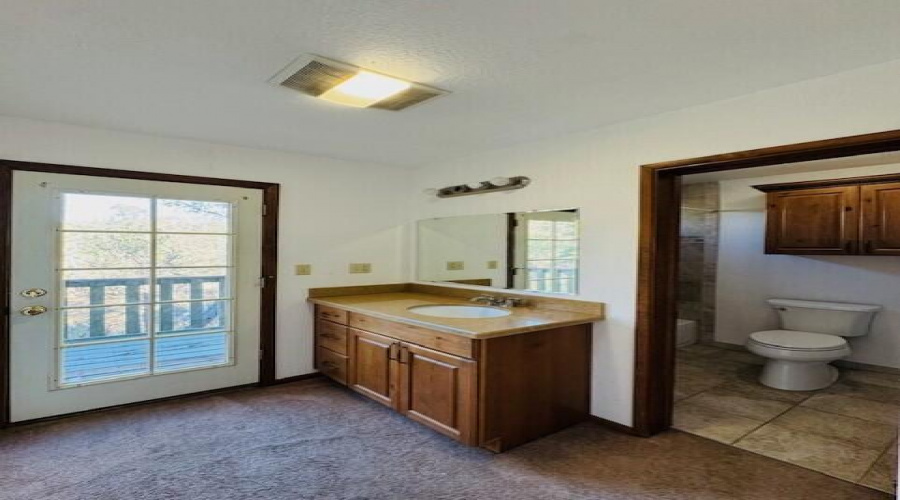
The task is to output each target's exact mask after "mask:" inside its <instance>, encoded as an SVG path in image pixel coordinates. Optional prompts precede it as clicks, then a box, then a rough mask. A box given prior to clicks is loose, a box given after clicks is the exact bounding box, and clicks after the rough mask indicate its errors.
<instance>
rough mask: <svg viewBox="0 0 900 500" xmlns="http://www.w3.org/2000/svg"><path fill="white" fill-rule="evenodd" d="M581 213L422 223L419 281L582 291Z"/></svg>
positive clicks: (547, 212)
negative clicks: (579, 276) (580, 262)
mask: <svg viewBox="0 0 900 500" xmlns="http://www.w3.org/2000/svg"><path fill="white" fill-rule="evenodd" d="M579 236H580V228H579V218H578V210H577V209H566V210H544V211H534V212H514V213H505V214H486V215H469V216H460V217H446V218H440V219H428V220H422V221H419V223H418V279H419V280H422V281H442V282H450V283H460V284H466V285H480V286H489V287H494V288H503V289H514V290H528V291H534V292H543V293H559V294H575V293H578V262H579Z"/></svg>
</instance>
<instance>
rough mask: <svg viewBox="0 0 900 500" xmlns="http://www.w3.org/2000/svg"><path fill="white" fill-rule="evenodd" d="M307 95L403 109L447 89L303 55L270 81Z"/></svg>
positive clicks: (359, 104) (358, 105)
mask: <svg viewBox="0 0 900 500" xmlns="http://www.w3.org/2000/svg"><path fill="white" fill-rule="evenodd" d="M269 81H270V82H271V83H274V84H276V85H280V86H282V87H287V88H290V89H293V90H296V91H298V92H302V93H304V94H306V95H310V96H313V97H318V98H320V99H324V100H326V101H330V102H334V103H338V104H343V105H346V106H353V107H357V108H377V109H387V110H391V111H399V110H401V109H406V108H408V107H410V106H413V105H416V104H419V103H421V102H424V101H427V100H429V99H432V98H435V97H438V96H441V95H444V94H447V92H446V91H444V90H440V89H436V88H433V87H428V86H426V85H422V84H419V83H414V82H409V81H406V80H401V79H399V78H394V77H392V76H387V75H383V74H380V73H376V72H374V71H368V70H365V69H362V68H358V67H356V66H353V65H350V64H346V63H342V62H338V61H333V60H331V59H326V58H323V57H318V56H303V57H301V58H299V59H297V60H296V61H294V62H293V63H291V64H289V65H288V66H287V67H286V68H284V69H283V70H282V71H280V72H279V73H278V74H277V75H275V76H274V77H272V79H270V80H269Z"/></svg>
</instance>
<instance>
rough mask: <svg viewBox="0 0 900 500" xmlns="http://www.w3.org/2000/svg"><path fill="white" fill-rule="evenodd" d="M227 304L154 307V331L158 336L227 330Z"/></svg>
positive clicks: (189, 303)
mask: <svg viewBox="0 0 900 500" xmlns="http://www.w3.org/2000/svg"><path fill="white" fill-rule="evenodd" d="M228 306H229V302H228V301H225V300H209V301H197V302H174V303H163V304H158V305H157V306H156V311H157V312H156V325H157V326H156V328H157V329H156V331H157V332H158V333H160V334H172V333H187V332H201V331H209V330H227V329H228V328H229V325H228V323H229V322H228V316H229V314H228V313H229V310H228Z"/></svg>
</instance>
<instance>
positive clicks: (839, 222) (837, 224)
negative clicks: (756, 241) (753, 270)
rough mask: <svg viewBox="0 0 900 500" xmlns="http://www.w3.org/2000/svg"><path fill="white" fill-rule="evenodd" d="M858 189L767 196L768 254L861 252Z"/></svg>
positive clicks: (841, 253)
mask: <svg viewBox="0 0 900 500" xmlns="http://www.w3.org/2000/svg"><path fill="white" fill-rule="evenodd" d="M858 207H859V186H836V187H828V188H816V189H797V190H791V191H776V192H771V193H769V195H768V216H767V220H766V253H770V254H771V253H784V254H801V255H843V254H853V253H857V251H858V240H859V235H858V229H859V208H858Z"/></svg>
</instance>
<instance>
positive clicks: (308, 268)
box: [294, 264, 312, 276]
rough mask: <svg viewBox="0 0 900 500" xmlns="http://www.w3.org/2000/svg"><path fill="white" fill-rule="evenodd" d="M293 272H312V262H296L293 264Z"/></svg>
mask: <svg viewBox="0 0 900 500" xmlns="http://www.w3.org/2000/svg"><path fill="white" fill-rule="evenodd" d="M294 274H296V275H297V276H309V275H310V274H312V264H297V265H295V266H294Z"/></svg>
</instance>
